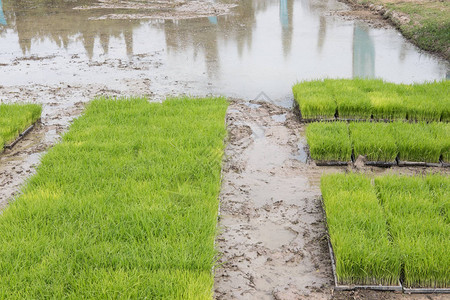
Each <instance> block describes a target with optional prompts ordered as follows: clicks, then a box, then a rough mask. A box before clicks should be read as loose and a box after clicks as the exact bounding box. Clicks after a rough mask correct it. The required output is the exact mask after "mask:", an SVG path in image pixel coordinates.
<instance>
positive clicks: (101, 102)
mask: <svg viewBox="0 0 450 300" xmlns="http://www.w3.org/2000/svg"><path fill="white" fill-rule="evenodd" d="M227 106H228V103H227V101H226V100H225V99H223V98H207V99H189V98H182V99H169V100H166V101H165V102H163V103H162V104H160V103H149V102H148V101H147V100H146V99H138V98H133V99H119V100H113V99H97V100H94V101H93V102H91V103H90V104H89V105H88V107H87V109H86V111H85V113H84V115H83V116H82V117H80V118H79V119H77V120H75V122H74V123H73V125H72V126H71V128H70V131H69V132H68V133H67V134H65V135H64V136H63V139H62V142H61V143H60V144H58V145H56V146H55V147H53V148H52V149H51V150H50V151H49V152H48V154H47V155H46V156H45V157H44V158H43V159H42V163H41V165H40V166H39V167H38V170H37V174H36V175H35V176H33V177H32V178H31V180H29V182H28V183H27V185H26V186H25V188H24V189H23V191H22V192H23V193H22V194H21V195H20V196H19V197H18V198H17V199H16V200H15V201H14V202H13V203H12V204H11V205H10V206H9V207H8V208H6V209H5V210H4V211H3V213H2V215H1V216H0V257H1V258H2V259H1V260H0V298H8V299H43V298H55V299H63V298H64V299H85V298H90V299H106V298H121V299H145V298H147V299H211V297H212V287H213V282H214V275H213V273H212V268H213V266H214V264H215V257H216V250H215V247H214V240H215V236H216V225H217V215H218V194H219V189H220V183H221V162H222V155H223V150H224V142H223V140H224V138H225V136H226V128H225V122H224V119H225V113H226V109H227Z"/></svg>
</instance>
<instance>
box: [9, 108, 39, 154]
mask: <svg viewBox="0 0 450 300" xmlns="http://www.w3.org/2000/svg"><path fill="white" fill-rule="evenodd" d="M41 111H42V107H41V106H40V105H37V104H0V152H1V151H2V150H3V146H4V145H5V143H9V142H12V141H13V140H14V139H16V138H17V137H18V136H19V134H20V133H21V132H22V131H23V130H25V129H26V128H27V127H28V126H30V125H31V124H33V123H34V122H36V121H37V120H38V119H39V118H40V117H41Z"/></svg>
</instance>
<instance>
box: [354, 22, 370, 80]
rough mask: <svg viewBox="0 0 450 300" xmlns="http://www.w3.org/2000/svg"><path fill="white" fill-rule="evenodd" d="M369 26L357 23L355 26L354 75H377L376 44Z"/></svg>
mask: <svg viewBox="0 0 450 300" xmlns="http://www.w3.org/2000/svg"><path fill="white" fill-rule="evenodd" d="M368 31H369V28H367V27H366V26H364V27H362V26H360V25H358V24H355V27H353V61H352V63H353V64H352V66H353V77H354V78H356V77H358V78H374V77H375V46H374V44H373V41H372V39H371V37H370V35H369V32H368Z"/></svg>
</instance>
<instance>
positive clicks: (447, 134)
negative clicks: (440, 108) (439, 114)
mask: <svg viewBox="0 0 450 300" xmlns="http://www.w3.org/2000/svg"><path fill="white" fill-rule="evenodd" d="M428 128H429V130H430V131H431V134H432V135H433V137H434V138H435V139H436V141H437V143H438V145H439V147H440V149H441V157H442V160H443V161H444V162H446V163H449V162H450V123H440V122H436V123H430V124H428Z"/></svg>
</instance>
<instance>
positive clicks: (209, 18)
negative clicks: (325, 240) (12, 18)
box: [0, 0, 217, 25]
mask: <svg viewBox="0 0 450 300" xmlns="http://www.w3.org/2000/svg"><path fill="white" fill-rule="evenodd" d="M0 1H1V0H0ZM208 20H209V23H211V24H214V25H217V17H208Z"/></svg>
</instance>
